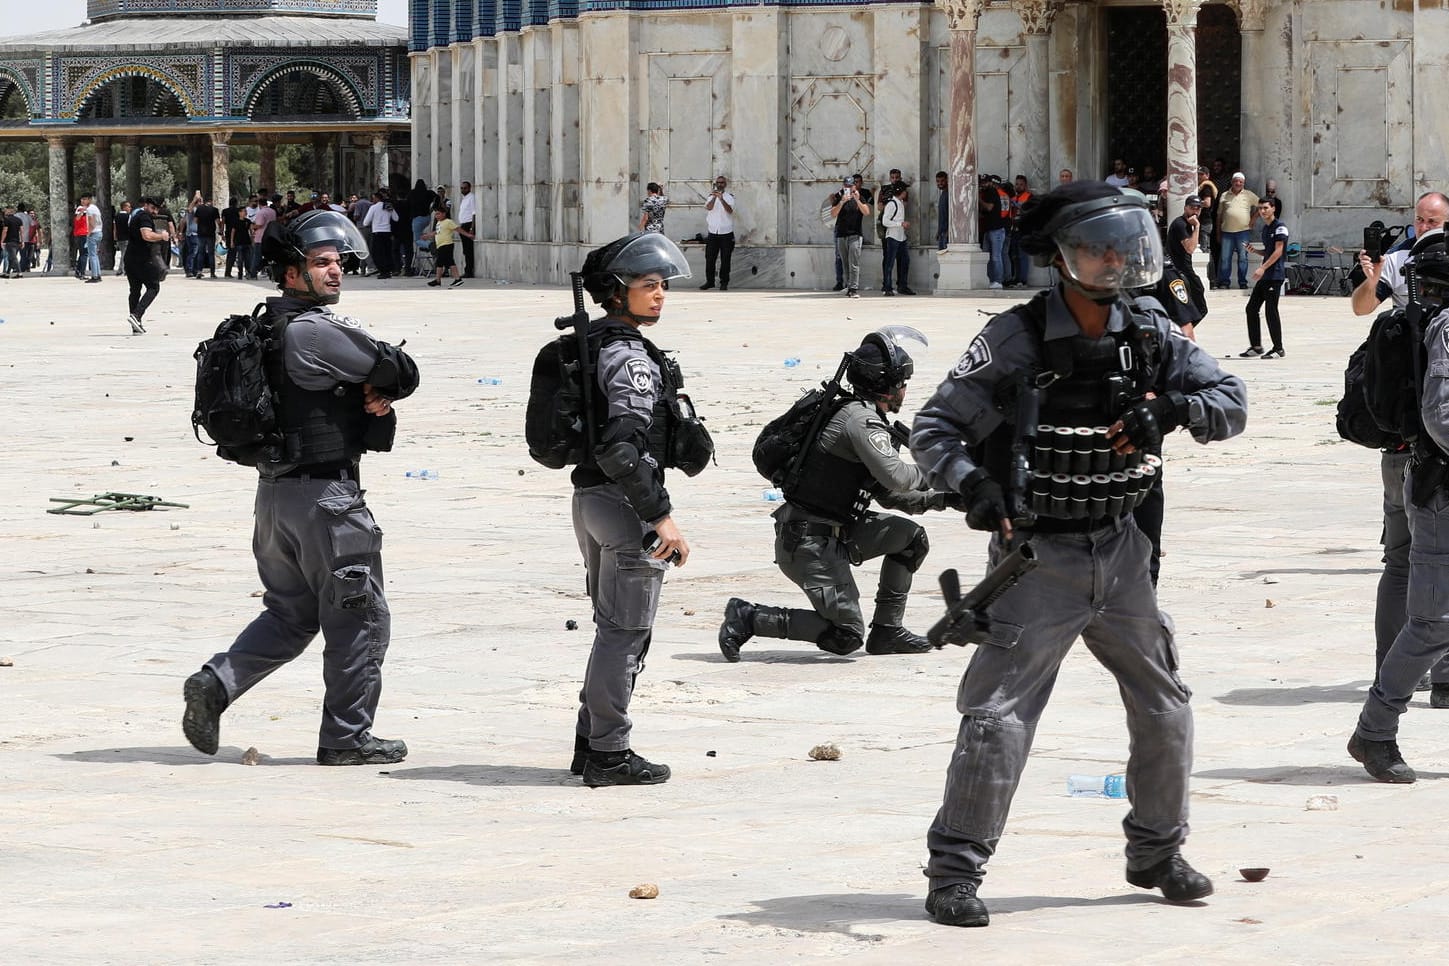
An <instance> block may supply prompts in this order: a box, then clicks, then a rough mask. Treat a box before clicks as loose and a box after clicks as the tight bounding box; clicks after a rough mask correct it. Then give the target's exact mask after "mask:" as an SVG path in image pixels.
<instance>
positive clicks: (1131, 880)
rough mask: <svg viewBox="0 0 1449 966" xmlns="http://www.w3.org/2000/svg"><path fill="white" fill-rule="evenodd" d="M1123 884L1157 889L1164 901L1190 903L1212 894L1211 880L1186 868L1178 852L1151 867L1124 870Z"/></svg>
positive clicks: (1184, 861)
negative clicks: (1124, 880)
mask: <svg viewBox="0 0 1449 966" xmlns="http://www.w3.org/2000/svg"><path fill="white" fill-rule="evenodd" d="M1127 882H1128V884H1129V885H1135V886H1136V887H1137V888H1139V889H1161V890H1162V897H1163V898H1164V899H1166V900H1167V901H1168V902H1192V901H1193V900H1194V899H1202V898H1205V897H1207V896H1210V895H1212V894H1213V884H1212V881H1211V880H1210V879H1208V877H1207V876H1205V875H1203V874H1202V873H1201V872H1199V871H1197V870H1196V869H1194V868H1193V867H1192V866H1190V865H1188V864H1187V860H1186V859H1184V858H1183V857H1182V853H1180V852H1174V853H1172V854H1171V855H1169V856H1168V857H1167V858H1165V859H1163V860H1162V861H1161V862H1159V863H1157V864H1156V865H1154V866H1152V867H1151V868H1147V869H1136V870H1133V869H1128V870H1127Z"/></svg>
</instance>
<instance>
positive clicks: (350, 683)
mask: <svg viewBox="0 0 1449 966" xmlns="http://www.w3.org/2000/svg"><path fill="white" fill-rule="evenodd" d="M262 247H263V254H264V256H265V258H266V259H267V261H268V262H270V264H271V271H272V278H273V280H274V281H275V282H276V283H277V286H278V288H280V289H281V293H282V294H281V295H280V296H278V297H274V298H269V299H267V301H266V306H265V311H266V322H267V325H268V326H269V329H270V333H271V334H272V336H273V339H274V340H275V342H274V345H275V346H276V347H275V348H272V349H270V350H269V351H268V353H267V360H266V363H267V365H266V368H267V370H268V372H269V373H270V374H272V375H269V377H268V381H269V384H270V389H271V391H272V393H273V394H274V395H275V396H276V397H277V398H278V399H279V400H280V402H279V404H278V416H277V418H278V422H279V429H280V432H281V442H280V443H279V445H278V446H277V447H276V448H275V449H274V450H271V451H269V452H267V453H265V454H264V455H263V456H261V457H259V458H258V459H257V460H256V469H257V472H258V474H259V479H258V482H257V497H256V518H255V530H254V534H253V538H252V548H253V552H254V554H255V555H256V559H257V573H258V574H259V576H260V577H261V581H262V586H263V587H264V588H265V590H266V593H265V594H264V596H263V604H264V606H265V608H266V609H265V610H263V611H262V613H261V614H260V615H259V616H258V617H257V618H256V619H255V620H253V621H252V622H251V623H250V624H248V625H247V627H246V628H245V629H244V630H243V631H242V632H241V634H240V635H239V636H238V637H237V639H236V641H235V642H234V643H233V644H232V646H231V648H230V649H228V650H226V651H222V652H221V653H219V654H217V655H215V656H213V657H212V658H211V660H209V661H207V662H206V664H205V665H203V667H202V668H201V670H200V671H197V672H196V673H195V674H193V675H191V677H189V678H187V679H186V684H185V687H184V689H183V691H184V697H185V699H186V711H185V714H184V715H183V717H182V721H181V725H182V730H183V731H184V732H185V734H186V738H187V740H188V741H190V742H191V744H192V746H193V747H195V748H196V749H197V750H198V751H200V752H203V753H204V754H208V755H214V754H216V751H217V745H218V740H219V733H220V725H221V714H222V711H223V710H225V709H226V708H227V707H228V706H230V704H231V703H232V702H234V701H236V700H237V699H238V698H240V697H241V696H242V695H243V694H245V693H246V692H247V691H248V690H249V689H250V688H251V687H252V686H253V685H255V684H257V683H258V682H260V681H261V680H262V679H263V678H265V677H266V676H267V675H268V674H271V673H272V672H273V671H275V670H276V669H277V668H279V667H281V666H282V665H283V664H286V663H287V662H289V661H291V660H292V659H293V658H295V657H297V656H298V655H300V654H301V653H302V652H303V651H304V650H306V648H307V645H308V644H310V643H311V642H312V639H313V638H314V637H315V636H316V635H317V632H318V630H321V632H322V635H323V637H324V639H325V640H326V642H327V646H326V650H325V651H324V652H323V655H322V668H323V670H322V676H323V680H324V681H325V683H326V691H325V694H324V696H323V699H322V728H321V735H320V737H319V740H318V747H317V762H318V764H322V765H375V764H388V763H392V762H399V761H402V760H403V759H404V758H405V757H407V753H408V749H407V745H406V744H404V743H403V742H402V741H396V740H386V739H382V738H378V737H376V736H375V735H373V733H372V724H373V719H374V717H375V716H376V714H377V704H378V698H379V697H380V696H381V693H382V662H383V656H384V655H385V654H386V653H387V645H388V637H389V632H390V626H391V616H390V613H389V611H388V606H387V598H386V597H385V596H384V594H383V576H382V531H381V530H380V529H379V528H378V526H377V523H376V522H375V521H374V520H373V516H372V511H371V510H369V509H368V507H367V503H366V501H365V500H364V499H363V490H362V488H361V484H360V483H359V477H358V466H359V462H360V458H361V456H362V454H363V452H365V451H367V450H380V451H386V450H389V449H391V448H392V439H393V434H394V432H395V430H396V425H397V416H396V414H395V413H394V412H393V408H392V404H393V402H394V400H397V399H402V398H404V397H406V396H409V395H411V394H412V392H413V390H415V389H416V388H417V385H418V370H417V366H416V364H415V363H414V362H413V360H412V359H411V358H410V357H409V356H408V354H407V353H405V352H403V351H402V349H401V348H400V347H396V346H391V345H388V344H387V343H386V342H382V341H380V340H378V339H375V338H373V336H372V335H370V334H369V333H368V332H367V330H366V329H364V328H363V327H362V325H361V324H360V323H359V322H357V321H356V320H355V319H350V318H348V317H346V316H343V315H338V314H336V313H335V312H333V310H332V306H333V305H335V304H336V303H337V301H338V300H339V298H340V297H341V290H342V263H343V259H344V258H346V257H347V256H348V255H363V254H365V253H366V251H367V247H366V244H365V242H364V241H363V239H362V235H361V234H360V233H359V232H358V230H357V228H356V227H355V226H354V225H353V224H352V222H351V221H349V220H348V219H347V218H346V216H344V215H342V214H339V213H337V212H334V211H320V210H319V211H313V212H308V213H306V214H303V215H301V216H299V217H297V218H295V219H293V220H292V221H290V222H288V223H287V224H286V225H281V224H274V225H271V226H269V227H268V230H267V233H266V235H265V236H264V238H263V240H262ZM278 335H279V337H278Z"/></svg>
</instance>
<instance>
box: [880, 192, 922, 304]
mask: <svg viewBox="0 0 1449 966" xmlns="http://www.w3.org/2000/svg"><path fill="white" fill-rule="evenodd" d="M887 188H891V194H890V196H889V200H887V201H886V202H885V207H884V208H883V209H882V213H881V224H882V225H884V226H885V232H886V236H885V255H884V256H883V257H882V259H881V280H882V284H881V290H880V292H881V294H882V295H895V294H896V292H900V293H901V294H902V295H915V294H916V293H915V292H914V291H912V289H911V287H910V286H909V285H907V284H906V273H907V272H909V271H910V270H911V246H910V243H909V242H908V241H907V240H906V229H907V228H910V227H911V223H910V222H909V221H907V220H906V202H907V201H908V200H909V198H910V194H909V191H908V189H907V187H906V184H905V182H904V181H898V182H896V183H895V185H894V187H893V188H892V186H891V185H886V186H885V187H884V188H882V189H881V193H882V194H884V193H885V191H886V189H887ZM892 269H895V286H896V287H895V288H891V270H892Z"/></svg>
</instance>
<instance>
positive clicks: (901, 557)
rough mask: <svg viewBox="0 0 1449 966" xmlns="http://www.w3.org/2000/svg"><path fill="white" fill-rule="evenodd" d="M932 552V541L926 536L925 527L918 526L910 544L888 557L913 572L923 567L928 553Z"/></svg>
mask: <svg viewBox="0 0 1449 966" xmlns="http://www.w3.org/2000/svg"><path fill="white" fill-rule="evenodd" d="M930 552H931V541H930V540H929V539H928V538H927V537H926V528H925V527H919V526H918V527H916V535H915V536H914V537H912V538H911V542H910V545H909V546H907V547H906V549H904V550H902V551H900V552H899V553H892V554H887V555H886V559H887V560H892V561H894V562H896V563H898V564H900V565H901V566H902V567H905V568H906V569H907V570H909V571H910V572H911V573H915V572H916V571H917V570H920V569H921V565H922V564H923V563H925V562H926V554H928V553H930Z"/></svg>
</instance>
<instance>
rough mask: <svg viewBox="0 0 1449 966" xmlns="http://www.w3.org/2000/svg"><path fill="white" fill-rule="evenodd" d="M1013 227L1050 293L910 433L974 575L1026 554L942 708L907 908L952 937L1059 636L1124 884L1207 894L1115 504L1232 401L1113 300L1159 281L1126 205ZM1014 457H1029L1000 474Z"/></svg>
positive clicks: (1151, 630) (1155, 261)
mask: <svg viewBox="0 0 1449 966" xmlns="http://www.w3.org/2000/svg"><path fill="white" fill-rule="evenodd" d="M1020 228H1021V234H1022V238H1021V241H1022V245H1023V247H1024V248H1025V249H1026V251H1027V252H1028V253H1029V254H1031V255H1032V256H1033V257H1034V258H1035V260H1036V263H1037V264H1038V265H1042V266H1046V265H1050V266H1052V267H1054V268H1055V269H1056V271H1057V273H1058V275H1059V278H1060V281H1059V282H1058V283H1057V285H1056V286H1054V287H1053V288H1052V289H1050V290H1049V291H1047V292H1045V293H1042V294H1041V295H1039V296H1037V298H1035V299H1033V300H1032V303H1029V304H1028V305H1026V306H1018V307H1016V308H1014V309H1011V310H1009V311H1007V312H1005V313H1003V314H1001V315H998V316H997V317H995V318H994V319H992V320H991V321H990V322H989V323H987V325H986V328H985V329H984V330H982V332H981V333H980V334H979V335H978V336H977V337H976V339H975V341H973V342H972V343H971V347H970V348H969V349H968V350H967V352H966V353H965V355H963V356H962V358H961V359H960V361H959V362H958V363H957V364H956V367H955V368H954V369H953V370H952V372H951V373H950V374H949V375H948V376H947V378H946V381H945V382H943V383H942V384H941V386H940V387H939V388H938V389H937V390H936V393H935V395H934V396H932V397H931V399H930V400H929V401H928V402H927V403H926V405H925V407H924V408H923V409H922V410H921V411H920V413H919V415H918V416H917V417H916V422H915V426H914V428H913V432H912V434H911V451H912V453H913V454H914V455H915V458H916V461H917V462H918V463H920V465H921V466H922V468H924V469H925V471H926V476H927V479H928V480H930V482H931V484H932V485H933V486H937V487H939V488H941V489H944V490H950V491H954V492H958V493H960V494H962V495H963V496H964V497H965V499H966V503H967V507H968V509H967V522H968V523H969V524H970V525H971V526H972V527H974V528H976V529H982V530H990V531H994V534H995V535H994V536H993V537H992V541H991V552H990V556H991V561H992V563H993V564H994V563H996V562H998V561H1000V560H1001V558H1002V557H1003V556H1004V555H1006V554H1007V553H1008V552H1009V551H1010V550H1012V549H1013V546H1014V544H1015V543H1016V542H1018V541H1021V540H1023V539H1029V540H1030V541H1031V544H1032V547H1033V549H1034V551H1035V557H1036V559H1037V561H1038V566H1037V567H1036V568H1035V569H1034V570H1032V571H1030V572H1028V573H1027V574H1025V575H1024V576H1023V577H1022V579H1021V581H1020V583H1019V584H1018V585H1017V586H1015V587H1013V588H1012V589H1010V590H1008V591H1007V592H1006V593H1005V595H1004V596H1002V597H1001V598H1000V599H999V600H998V601H997V602H996V603H995V604H993V605H992V606H991V618H992V623H993V625H994V630H993V634H994V637H995V639H994V640H993V641H992V642H991V643H989V644H986V645H983V646H981V647H979V648H978V649H977V651H976V653H975V655H974V656H973V657H972V660H971V663H970V666H969V667H968V668H967V670H966V673H965V676H964V677H963V678H962V681H961V686H960V690H959V692H958V696H957V707H958V709H959V710H960V712H961V714H962V720H961V728H960V731H959V733H958V735H957V739H956V751H955V754H954V755H953V756H952V759H951V764H950V768H949V769H948V771H947V777H946V790H945V796H944V801H943V804H942V805H941V809H940V811H939V812H938V813H937V815H936V819H935V821H934V822H933V823H932V825H931V829H930V833H929V835H928V838H927V845H928V847H929V850H930V861H929V864H928V865H927V868H926V875H927V876H928V877H929V878H930V883H931V889H930V895H929V897H928V898H927V900H926V910H927V912H928V913H929V914H930V915H931V916H932V917H933V918H934V919H935V920H936V921H937V922H940V923H944V924H947V925H954V926H985V925H986V924H987V923H988V922H989V915H988V913H987V909H986V905H985V904H984V903H983V902H982V901H981V900H980V899H979V898H977V896H976V890H977V887H978V886H979V884H980V882H981V878H982V876H983V874H984V872H985V865H986V863H987V861H988V860H989V859H990V858H991V856H992V854H993V853H994V852H995V851H996V846H997V843H998V841H999V840H1000V838H1001V834H1002V830H1003V829H1004V827H1005V824H1006V815H1007V811H1008V809H1009V808H1010V805H1011V799H1012V796H1013V794H1014V793H1015V790H1016V787H1017V782H1018V781H1019V779H1020V777H1021V772H1022V769H1023V768H1024V767H1025V766H1026V760H1027V756H1028V754H1029V753H1030V751H1031V744H1032V737H1033V734H1034V732H1035V730H1036V726H1037V722H1038V721H1039V720H1040V717H1041V714H1042V712H1043V710H1044V709H1045V706H1046V702H1047V699H1048V697H1049V696H1050V695H1051V690H1052V686H1053V684H1054V683H1055V682H1056V678H1057V671H1058V668H1059V667H1060V666H1061V663H1062V661H1063V659H1064V658H1065V657H1066V655H1067V652H1068V650H1070V648H1071V646H1072V644H1073V643H1074V642H1075V641H1076V639H1077V637H1078V636H1080V637H1081V638H1082V639H1083V641H1084V642H1085V643H1086V645H1087V647H1088V649H1089V650H1090V651H1091V652H1092V654H1093V656H1094V657H1096V658H1097V660H1098V661H1100V662H1101V663H1102V665H1103V666H1104V667H1106V668H1107V670H1108V671H1110V672H1111V674H1112V676H1113V677H1114V678H1116V680H1117V685H1118V687H1119V689H1120V691H1121V694H1122V698H1123V703H1124V705H1125V706H1126V712H1127V730H1128V734H1129V735H1130V738H1131V744H1130V747H1131V753H1130V756H1129V759H1128V763H1127V782H1126V784H1127V797H1128V799H1129V800H1130V802H1131V809H1130V810H1129V811H1128V813H1127V816H1126V818H1125V819H1124V820H1123V823H1122V824H1123V829H1124V830H1125V832H1126V834H1127V881H1128V882H1129V883H1130V884H1132V885H1134V886H1137V887H1139V888H1144V889H1153V888H1158V889H1161V890H1162V894H1163V896H1165V897H1166V898H1167V899H1168V900H1169V901H1171V902H1186V901H1190V900H1194V899H1200V898H1202V897H1204V896H1207V895H1210V894H1211V893H1212V891H1213V889H1212V883H1211V882H1210V881H1209V880H1208V879H1207V877H1206V876H1203V875H1202V874H1200V873H1198V872H1196V871H1195V870H1193V868H1192V867H1191V866H1189V865H1188V864H1187V862H1186V860H1184V859H1183V857H1182V855H1181V854H1180V852H1179V849H1180V847H1181V845H1182V842H1183V840H1184V839H1185V838H1186V836H1187V812H1188V776H1189V774H1190V772H1191V769H1192V710H1191V708H1190V707H1189V705H1188V697H1189V692H1188V689H1187V687H1186V686H1185V685H1184V684H1183V683H1182V680H1181V679H1180V678H1179V677H1178V672H1177V652H1176V649H1175V647H1174V645H1173V638H1172V622H1171V619H1170V618H1168V617H1167V615H1165V614H1162V613H1161V612H1160V611H1159V610H1158V607H1157V595H1156V593H1155V592H1154V591H1153V588H1152V582H1151V579H1150V577H1149V574H1148V554H1149V553H1150V552H1151V548H1150V545H1149V543H1148V541H1147V539H1146V538H1145V537H1144V536H1143V535H1142V532H1141V531H1140V530H1139V529H1138V528H1137V526H1136V524H1135V523H1134V522H1133V519H1132V514H1131V512H1130V511H1131V507H1132V505H1133V504H1134V503H1135V502H1136V501H1137V500H1138V499H1139V498H1140V497H1141V496H1145V494H1146V492H1147V489H1148V487H1149V486H1150V483H1151V477H1152V476H1153V475H1154V472H1155V467H1153V466H1152V463H1151V462H1150V461H1147V460H1145V459H1144V458H1143V455H1142V454H1143V452H1144V451H1151V450H1154V449H1156V447H1157V446H1158V444H1160V443H1161V440H1162V436H1163V435H1164V434H1165V433H1169V432H1171V431H1172V430H1174V429H1177V428H1179V427H1186V428H1187V429H1188V431H1189V432H1191V434H1192V436H1193V438H1194V439H1196V440H1197V441H1198V442H1200V443H1206V442H1209V441H1211V440H1219V439H1226V438H1228V437H1230V436H1233V435H1235V434H1237V433H1238V432H1240V431H1241V430H1242V428H1243V425H1244V422H1245V420H1246V399H1247V392H1246V389H1245V388H1244V386H1243V383H1242V381H1241V380H1239V379H1238V378H1236V377H1235V376H1231V375H1229V374H1227V373H1225V372H1223V371H1222V370H1221V369H1219V368H1218V365H1217V363H1216V362H1215V361H1214V360H1213V358H1212V356H1211V355H1209V354H1208V353H1206V352H1204V351H1203V350H1201V349H1200V348H1198V346H1197V345H1196V344H1195V343H1193V342H1191V341H1189V340H1188V339H1186V338H1184V337H1183V336H1182V334H1181V333H1180V332H1179V331H1177V330H1176V329H1174V328H1173V326H1172V324H1171V323H1170V322H1169V321H1168V320H1167V319H1166V318H1165V317H1164V316H1162V315H1160V314H1157V313H1156V312H1145V311H1143V310H1141V309H1139V308H1136V307H1134V306H1132V305H1131V304H1129V303H1128V302H1127V301H1126V300H1125V299H1123V298H1122V293H1123V291H1124V290H1126V289H1133V288H1139V287H1142V286H1145V285H1148V284H1151V283H1152V282H1153V281H1154V280H1155V279H1156V278H1157V276H1158V275H1159V274H1160V272H1161V271H1162V248H1161V242H1160V240H1159V238H1158V234H1157V228H1156V226H1155V225H1154V224H1153V223H1152V218H1151V216H1150V214H1149V213H1148V210H1147V206H1146V204H1145V202H1144V201H1143V199H1142V198H1141V197H1140V196H1137V195H1127V194H1123V193H1122V192H1120V191H1118V189H1116V188H1114V187H1112V186H1110V185H1107V184H1103V183H1102V182H1099V181H1085V182H1084V181H1074V182H1072V183H1070V184H1067V185H1062V186H1061V187H1059V188H1057V189H1056V190H1054V191H1052V192H1051V193H1050V194H1047V195H1045V196H1044V197H1042V198H1040V199H1038V200H1037V201H1036V203H1034V204H1033V205H1030V206H1028V207H1027V208H1026V210H1025V211H1024V212H1023V214H1022V220H1021V225H1020ZM1028 442H1029V443H1030V444H1031V446H1030V447H1029V448H1028V447H1027V446H1026V445H1025V443H1028ZM1023 452H1031V453H1033V454H1034V455H1033V456H1032V459H1031V460H1029V461H1027V462H1025V463H1020V462H1018V458H1019V457H1020V455H1021V454H1022V453H1023Z"/></svg>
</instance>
